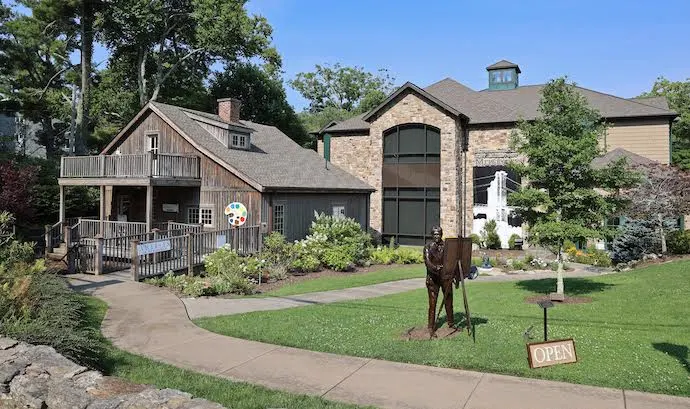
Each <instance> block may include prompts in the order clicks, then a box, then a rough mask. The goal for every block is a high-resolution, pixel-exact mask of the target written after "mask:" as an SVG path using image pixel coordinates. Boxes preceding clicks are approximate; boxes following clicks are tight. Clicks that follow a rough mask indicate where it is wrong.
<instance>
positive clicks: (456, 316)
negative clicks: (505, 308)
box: [436, 311, 489, 328]
mask: <svg viewBox="0 0 690 409" xmlns="http://www.w3.org/2000/svg"><path fill="white" fill-rule="evenodd" d="M471 312H472V311H470V313H471ZM470 315H471V314H470ZM453 320H454V321H455V327H456V328H465V327H467V317H466V316H465V313H464V312H454V313H453ZM446 321H447V320H446V316H445V315H443V316H441V318H439V319H438V321H436V326H437V327H439V328H440V327H442V326H443V325H444V324H445V323H446ZM470 322H471V323H472V327H473V328H474V327H476V326H477V325H482V324H486V323H487V322H489V320H488V319H486V318H484V317H476V316H475V317H472V318H471V319H470Z"/></svg>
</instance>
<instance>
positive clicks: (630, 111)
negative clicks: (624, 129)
mask: <svg viewBox="0 0 690 409" xmlns="http://www.w3.org/2000/svg"><path fill="white" fill-rule="evenodd" d="M505 62H506V63H510V62H509V61H505ZM500 63H503V61H501V62H500ZM497 64H498V63H497ZM494 65H496V64H494ZM544 87H545V85H544V84H541V85H523V86H519V87H517V88H515V89H510V90H482V91H474V90H472V89H471V88H469V87H467V86H465V85H463V84H461V83H459V82H457V81H455V80H454V79H452V78H446V79H443V80H441V81H439V82H436V83H434V84H431V85H429V86H428V87H426V88H425V89H424V90H421V89H420V88H418V87H417V86H415V85H414V84H411V83H407V84H405V85H404V86H403V87H400V88H399V89H398V90H397V91H396V92H395V93H393V94H392V95H391V96H389V97H388V99H386V101H384V103H383V104H381V105H379V106H378V107H377V108H375V109H374V110H373V111H371V112H369V113H367V114H365V115H362V116H357V117H354V118H350V119H348V120H345V121H342V122H339V123H337V124H335V125H332V126H330V127H328V128H326V129H325V131H327V132H336V133H337V132H348V131H362V130H368V129H369V123H368V122H367V121H368V120H369V119H370V118H371V117H372V116H373V115H374V114H375V113H376V112H377V111H378V110H380V109H382V108H383V107H384V106H385V105H386V104H388V103H390V101H392V100H393V99H394V98H395V97H396V96H397V95H399V94H400V93H401V92H403V91H404V90H405V89H411V90H413V91H414V92H417V93H419V94H420V95H423V96H424V97H425V98H426V99H427V100H429V101H431V102H433V103H434V104H436V105H437V106H440V107H443V109H445V110H446V111H448V112H450V113H455V112H457V113H459V114H462V115H464V116H467V117H469V123H470V125H477V124H497V123H514V122H517V121H518V120H520V119H526V120H532V119H536V118H538V117H539V116H540V112H539V101H540V100H541V96H542V95H541V91H542V89H543V88H544ZM575 89H576V90H577V91H578V92H579V93H580V94H581V95H582V96H584V97H585V99H587V102H588V103H589V105H590V106H591V107H593V108H595V109H596V110H598V111H599V113H600V114H601V116H602V117H603V118H604V119H621V118H645V117H647V118H649V117H656V118H660V117H666V118H674V117H676V116H677V114H676V113H675V112H673V111H671V110H669V109H668V102H666V101H665V99H664V98H663V97H653V98H631V99H625V98H620V97H617V96H614V95H610V94H605V93H603V92H598V91H594V90H591V89H587V88H583V87H577V86H576V87H575Z"/></svg>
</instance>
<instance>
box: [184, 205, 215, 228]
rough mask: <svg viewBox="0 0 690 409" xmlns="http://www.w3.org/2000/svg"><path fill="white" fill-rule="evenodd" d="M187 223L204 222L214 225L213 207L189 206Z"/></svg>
mask: <svg viewBox="0 0 690 409" xmlns="http://www.w3.org/2000/svg"><path fill="white" fill-rule="evenodd" d="M187 223H192V224H197V223H200V224H203V225H204V226H213V208H211V207H189V208H187Z"/></svg>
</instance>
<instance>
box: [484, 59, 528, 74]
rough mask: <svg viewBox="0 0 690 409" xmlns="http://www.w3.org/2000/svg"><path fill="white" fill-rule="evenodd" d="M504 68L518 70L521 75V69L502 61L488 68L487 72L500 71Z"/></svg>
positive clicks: (512, 63)
mask: <svg viewBox="0 0 690 409" xmlns="http://www.w3.org/2000/svg"><path fill="white" fill-rule="evenodd" d="M502 68H517V73H518V74H520V67H519V66H518V65H517V64H515V63H514V62H510V61H508V60H501V61H499V62H497V63H493V64H491V65H489V66H488V67H486V69H487V70H500V69H502Z"/></svg>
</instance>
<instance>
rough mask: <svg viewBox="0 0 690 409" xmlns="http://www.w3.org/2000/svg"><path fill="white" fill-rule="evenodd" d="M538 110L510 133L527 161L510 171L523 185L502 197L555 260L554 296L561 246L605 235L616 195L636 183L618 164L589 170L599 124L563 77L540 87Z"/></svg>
mask: <svg viewBox="0 0 690 409" xmlns="http://www.w3.org/2000/svg"><path fill="white" fill-rule="evenodd" d="M539 110H540V112H541V116H540V117H539V118H537V119H535V120H534V121H524V120H523V121H520V122H519V123H518V126H517V131H516V132H513V135H512V144H513V146H514V148H515V149H516V150H517V151H518V152H519V153H520V154H522V155H523V156H524V157H525V158H526V160H527V161H526V163H521V164H514V167H515V170H516V171H517V172H518V173H519V174H520V175H521V176H522V177H523V180H525V179H526V180H527V181H528V182H527V184H526V185H524V186H522V187H521V188H520V189H519V190H518V191H517V192H514V193H511V194H510V195H509V196H508V203H509V204H510V205H512V206H516V213H517V214H518V216H520V217H522V219H523V220H524V221H526V222H527V223H528V240H529V242H530V243H532V244H540V245H544V246H546V247H549V248H551V249H553V250H554V252H555V253H556V254H557V255H558V271H557V288H556V292H557V293H558V294H561V295H562V294H563V243H564V242H565V241H566V240H572V241H575V242H577V241H580V240H585V239H587V238H601V237H603V236H605V235H606V234H608V233H609V231H608V230H607V229H606V228H605V227H604V225H603V223H602V221H603V220H606V217H607V216H608V215H611V214H615V213H616V212H617V211H619V210H620V209H622V207H623V204H624V202H623V200H622V199H621V198H620V197H619V196H618V195H617V194H616V193H617V191H618V190H619V189H621V188H624V187H629V186H632V185H633V184H634V183H635V180H636V178H635V175H634V174H633V173H631V172H629V171H627V170H626V168H625V166H624V165H625V164H624V161H618V162H615V163H612V164H610V165H609V166H607V167H605V168H603V169H593V168H592V166H591V163H592V160H593V159H594V158H595V157H597V156H599V155H600V154H601V153H602V152H601V148H600V143H599V140H600V138H603V135H604V132H605V124H604V123H603V122H602V119H601V117H600V116H599V113H598V112H597V111H596V110H594V109H592V108H590V107H589V106H588V105H587V101H586V100H585V98H584V97H583V96H582V95H581V94H579V93H578V92H577V91H576V89H575V88H574V87H573V86H571V84H568V83H567V82H566V80H565V79H564V78H561V79H556V80H552V81H550V82H549V83H548V84H547V85H546V86H545V87H544V89H543V90H542V97H541V101H540V102H539Z"/></svg>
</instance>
